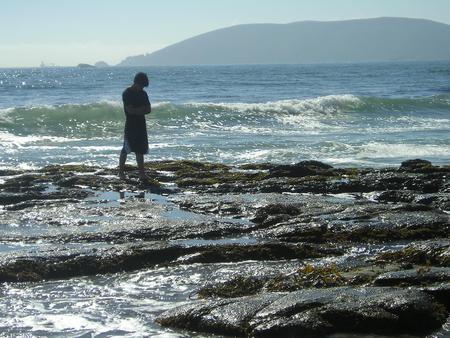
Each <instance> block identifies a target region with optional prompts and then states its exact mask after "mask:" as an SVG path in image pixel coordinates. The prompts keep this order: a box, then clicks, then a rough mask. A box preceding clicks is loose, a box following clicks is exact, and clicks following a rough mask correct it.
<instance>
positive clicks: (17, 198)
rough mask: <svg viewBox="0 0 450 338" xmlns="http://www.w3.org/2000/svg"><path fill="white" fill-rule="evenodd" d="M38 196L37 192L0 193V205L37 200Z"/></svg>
mask: <svg viewBox="0 0 450 338" xmlns="http://www.w3.org/2000/svg"><path fill="white" fill-rule="evenodd" d="M39 196H40V194H39V193H38V192H27V193H11V192H0V205H8V204H16V203H20V202H23V201H28V200H34V199H38V198H39Z"/></svg>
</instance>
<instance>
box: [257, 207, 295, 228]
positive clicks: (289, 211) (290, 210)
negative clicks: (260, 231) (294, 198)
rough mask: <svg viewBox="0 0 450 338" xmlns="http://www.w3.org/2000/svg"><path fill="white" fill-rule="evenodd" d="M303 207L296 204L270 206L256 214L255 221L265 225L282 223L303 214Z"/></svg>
mask: <svg viewBox="0 0 450 338" xmlns="http://www.w3.org/2000/svg"><path fill="white" fill-rule="evenodd" d="M302 207H304V206H303V205H298V204H297V205H296V204H269V205H266V206H264V207H262V208H260V209H258V211H257V212H256V215H255V217H254V218H253V221H254V222H256V223H261V224H265V225H271V224H276V223H280V222H282V221H284V220H288V219H290V218H292V217H291V216H297V215H300V214H301V213H302Z"/></svg>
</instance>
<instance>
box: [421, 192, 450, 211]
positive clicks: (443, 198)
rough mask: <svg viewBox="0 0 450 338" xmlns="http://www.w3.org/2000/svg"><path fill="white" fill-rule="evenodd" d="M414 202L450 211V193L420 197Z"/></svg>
mask: <svg viewBox="0 0 450 338" xmlns="http://www.w3.org/2000/svg"><path fill="white" fill-rule="evenodd" d="M414 202H415V203H419V204H425V205H430V206H432V207H433V208H436V209H440V210H446V211H447V210H450V193H437V194H425V195H419V196H417V197H416V198H415V199H414Z"/></svg>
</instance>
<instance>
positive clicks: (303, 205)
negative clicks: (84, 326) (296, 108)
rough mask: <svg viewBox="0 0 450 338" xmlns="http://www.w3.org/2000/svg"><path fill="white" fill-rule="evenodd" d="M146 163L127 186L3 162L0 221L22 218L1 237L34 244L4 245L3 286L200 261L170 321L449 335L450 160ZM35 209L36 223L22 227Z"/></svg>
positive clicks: (288, 332) (227, 327) (217, 328)
mask: <svg viewBox="0 0 450 338" xmlns="http://www.w3.org/2000/svg"><path fill="white" fill-rule="evenodd" d="M146 168H147V171H148V174H149V176H151V177H152V179H150V180H149V181H148V182H146V183H144V184H143V183H140V182H139V181H138V180H137V171H136V168H134V167H131V166H130V167H127V174H128V178H127V179H126V180H124V181H121V180H119V179H118V177H117V170H116V169H109V168H99V167H91V166H86V165H62V166H55V165H52V166H47V167H44V168H42V169H39V170H28V171H22V170H1V171H0V205H1V206H2V207H1V209H0V222H1V223H2V224H18V226H17V227H9V228H5V229H6V230H5V229H4V230H2V232H1V243H3V244H5V243H6V244H9V245H12V246H14V244H15V243H27V244H30V243H31V244H33V245H35V246H34V247H33V249H27V250H25V249H23V250H22V249H21V250H15V251H12V252H9V253H2V254H1V255H0V282H1V283H19V282H29V283H41V282H43V281H46V280H58V279H66V278H74V277H79V276H91V275H98V274H108V273H122V272H128V271H136V270H140V269H153V268H157V267H168V268H170V267H176V266H189V265H193V264H197V265H199V266H208V267H209V269H210V270H211V274H210V276H209V277H208V279H207V281H206V283H202V284H199V285H196V286H195V287H194V288H193V290H192V296H193V297H191V298H195V299H189V300H186V302H185V303H184V304H182V305H180V306H179V307H176V308H172V309H170V310H168V311H165V312H161V313H159V316H158V318H156V322H157V323H158V324H159V325H162V326H166V327H170V328H174V329H180V330H186V331H183V332H191V331H192V332H205V333H210V334H221V335H232V336H254V337H275V336H277V337H298V336H326V335H332V334H356V335H358V336H364V335H367V336H370V335H374V334H379V335H391V336H392V335H394V336H396V335H399V336H401V335H412V336H424V335H427V334H431V333H435V334H443V335H445V334H448V331H447V329H446V328H445V327H446V323H447V325H448V323H449V319H448V318H449V317H448V314H449V306H450V302H449V299H450V288H449V287H450V284H449V280H450V240H449V234H450V226H449V225H450V222H449V220H450V217H449V211H450V180H449V175H450V166H434V165H433V164H432V163H430V162H428V161H425V160H418V159H416V160H410V161H405V162H403V163H402V164H401V166H400V167H398V168H382V169H379V168H378V169H372V168H334V167H332V166H330V165H327V164H324V163H321V162H317V161H304V162H300V163H297V164H292V165H280V164H271V163H260V164H247V165H240V166H231V165H224V164H219V163H203V162H195V161H160V162H149V163H147V164H146ZM30 219H33V220H34V221H35V223H36V224H37V225H36V226H35V227H34V228H33V227H31V228H32V229H30V226H28V228H27V227H21V225H22V224H24V223H26V222H29V220H30ZM27 224H29V223H27ZM42 224H45V225H46V226H42ZM43 244H46V245H43ZM47 244H48V245H47ZM36 248H37V249H36ZM224 263H228V265H227V269H223V265H220V264H224Z"/></svg>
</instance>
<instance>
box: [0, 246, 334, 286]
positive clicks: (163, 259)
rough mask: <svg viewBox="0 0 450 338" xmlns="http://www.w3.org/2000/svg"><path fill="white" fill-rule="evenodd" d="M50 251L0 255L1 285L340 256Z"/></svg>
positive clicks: (145, 249)
mask: <svg viewBox="0 0 450 338" xmlns="http://www.w3.org/2000/svg"><path fill="white" fill-rule="evenodd" d="M55 251H56V252H53V251H50V252H42V253H41V254H40V255H36V254H34V253H32V252H31V253H29V254H28V255H22V256H18V255H17V254H13V255H9V256H8V255H6V256H4V257H2V260H1V261H0V283H1V282H24V281H39V280H47V279H62V278H70V277H76V276H86V275H96V274H105V273H115V272H122V271H133V270H138V269H144V268H149V267H154V266H155V265H174V264H193V263H225V262H240V261H247V260H261V261H264V260H286V259H305V258H317V257H325V256H330V255H340V254H342V253H343V251H342V250H340V249H338V248H335V247H333V246H316V245H292V244H279V243H262V244H254V245H214V246H211V245H209V246H182V245H172V244H169V243H166V242H147V243H144V244H132V245H130V244H123V245H116V246H110V247H107V248H103V249H92V250H87V251H84V250H67V249H64V248H61V249H60V250H55Z"/></svg>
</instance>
